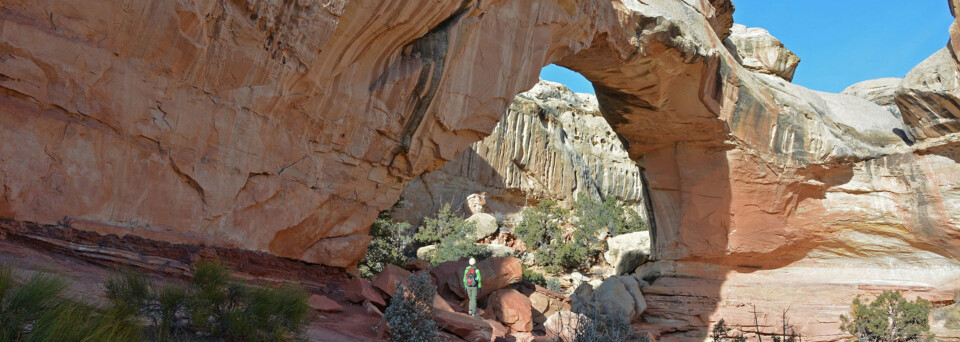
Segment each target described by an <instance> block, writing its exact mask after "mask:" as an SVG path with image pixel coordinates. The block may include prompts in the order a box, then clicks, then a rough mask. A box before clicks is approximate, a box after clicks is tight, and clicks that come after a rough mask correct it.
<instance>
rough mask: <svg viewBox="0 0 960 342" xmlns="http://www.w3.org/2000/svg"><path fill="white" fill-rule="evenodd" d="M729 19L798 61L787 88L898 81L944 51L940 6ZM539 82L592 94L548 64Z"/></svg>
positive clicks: (925, 2) (787, 1)
mask: <svg viewBox="0 0 960 342" xmlns="http://www.w3.org/2000/svg"><path fill="white" fill-rule="evenodd" d="M733 3H734V5H736V7H737V10H736V12H734V21H735V22H737V23H738V24H743V25H747V26H750V27H763V28H765V29H767V30H768V31H770V33H771V34H773V36H775V37H777V39H780V41H781V42H783V44H784V45H786V47H787V48H788V49H790V50H791V51H793V52H794V53H795V54H797V56H800V59H801V61H800V66H799V67H798V68H797V72H796V74H795V76H794V79H793V82H794V83H796V84H799V85H802V86H805V87H807V88H810V89H814V90H820V91H827V92H834V93H837V92H840V91H842V90H843V89H844V88H846V87H847V86H849V85H851V84H854V83H857V82H860V81H864V80H869V79H874V78H881V77H903V76H904V75H906V74H907V72H908V71H910V69H911V68H913V67H914V66H915V65H917V64H919V63H920V62H921V61H923V60H924V59H926V58H927V57H929V56H930V55H932V54H933V53H934V52H936V51H937V50H939V49H942V48H943V47H944V46H946V45H947V39H948V33H947V30H948V29H949V27H950V23H951V22H953V17H952V16H951V15H950V10H949V8H948V6H947V1H944V0H873V1H870V0H734V2H733ZM540 78H543V79H546V80H550V81H554V82H560V83H563V84H565V85H567V87H569V88H570V89H573V91H575V92H581V93H593V86H592V85H591V84H590V82H589V81H587V80H586V79H584V78H583V77H582V76H580V75H579V74H577V73H575V72H572V71H570V70H567V69H564V68H561V67H558V66H555V65H550V66H547V67H546V68H544V69H543V71H542V72H541V73H540Z"/></svg>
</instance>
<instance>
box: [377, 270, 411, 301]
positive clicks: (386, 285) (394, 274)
mask: <svg viewBox="0 0 960 342" xmlns="http://www.w3.org/2000/svg"><path fill="white" fill-rule="evenodd" d="M411 274H412V273H410V271H407V270H405V269H402V268H400V267H397V266H396V265H387V266H385V267H384V268H383V271H381V272H380V274H377V275H376V276H375V277H374V278H373V287H376V288H378V289H380V290H381V291H383V292H384V293H386V294H387V296H389V297H393V294H394V292H396V291H397V284H399V283H400V282H402V281H405V280H407V278H410V275H411Z"/></svg>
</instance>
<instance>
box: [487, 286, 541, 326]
mask: <svg viewBox="0 0 960 342" xmlns="http://www.w3.org/2000/svg"><path fill="white" fill-rule="evenodd" d="M487 307H488V308H490V310H492V311H493V313H494V314H495V315H496V317H497V321H500V322H501V323H503V324H504V325H506V326H507V327H509V328H510V329H511V330H512V331H523V332H526V331H533V319H532V312H533V310H532V307H533V304H532V303H531V302H530V298H528V297H527V296H524V295H523V294H522V293H520V292H519V291H517V290H515V289H510V288H507V289H501V290H497V291H495V292H493V293H492V294H490V297H488V298H487Z"/></svg>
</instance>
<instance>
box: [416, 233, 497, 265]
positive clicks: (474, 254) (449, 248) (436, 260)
mask: <svg viewBox="0 0 960 342" xmlns="http://www.w3.org/2000/svg"><path fill="white" fill-rule="evenodd" d="M491 256H493V253H492V252H490V251H489V250H487V249H486V248H484V247H483V246H479V245H477V244H475V243H473V242H472V241H468V240H463V239H456V238H447V239H444V241H441V242H440V243H438V244H437V254H436V255H434V257H433V258H432V259H430V260H429V261H430V262H431V263H433V264H434V265H439V264H440V263H443V262H447V261H456V260H460V259H462V258H476V259H477V260H483V259H486V258H489V257H491Z"/></svg>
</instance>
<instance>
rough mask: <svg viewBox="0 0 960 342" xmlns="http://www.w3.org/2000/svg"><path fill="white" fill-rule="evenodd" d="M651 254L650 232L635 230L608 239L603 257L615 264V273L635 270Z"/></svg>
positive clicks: (619, 273) (611, 264) (620, 273)
mask: <svg viewBox="0 0 960 342" xmlns="http://www.w3.org/2000/svg"><path fill="white" fill-rule="evenodd" d="M649 256H650V232H633V233H628V234H621V235H617V236H614V237H612V238H610V239H608V240H607V252H606V253H603V258H604V259H605V260H606V261H607V263H609V264H610V266H613V268H614V274H615V275H622V274H627V273H631V272H633V270H634V269H636V268H637V266H640V264H643V263H644V262H645V261H647V258H648V257H649Z"/></svg>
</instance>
